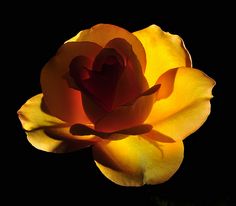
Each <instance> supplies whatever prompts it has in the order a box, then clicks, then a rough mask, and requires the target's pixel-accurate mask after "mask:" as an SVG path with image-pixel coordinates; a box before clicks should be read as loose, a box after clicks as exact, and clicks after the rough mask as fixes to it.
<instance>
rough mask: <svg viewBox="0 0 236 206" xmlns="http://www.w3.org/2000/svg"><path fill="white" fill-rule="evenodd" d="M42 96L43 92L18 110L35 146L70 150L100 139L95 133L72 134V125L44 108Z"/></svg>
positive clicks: (64, 150) (28, 136)
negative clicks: (84, 134)
mask: <svg viewBox="0 0 236 206" xmlns="http://www.w3.org/2000/svg"><path fill="white" fill-rule="evenodd" d="M42 98H43V95H42V94H38V95H36V96H34V97H32V98H31V99H29V100H28V101H27V102H26V103H25V104H24V105H23V106H22V107H21V108H20V109H19V110H18V112H17V113H18V116H19V119H20V121H21V124H22V127H23V128H24V129H25V130H26V134H27V138H28V140H29V142H30V143H31V144H32V145H33V146H34V147H36V148H38V149H40V150H43V151H47V152H69V151H74V150H77V149H80V148H83V147H87V146H89V145H91V144H93V143H94V142H96V141H98V138H97V137H95V136H93V135H86V136H74V135H72V134H71V133H70V126H71V125H69V124H68V123H66V122H63V121H62V120H60V119H58V118H56V117H54V116H51V115H50V114H48V113H47V112H46V111H44V110H43V104H42Z"/></svg>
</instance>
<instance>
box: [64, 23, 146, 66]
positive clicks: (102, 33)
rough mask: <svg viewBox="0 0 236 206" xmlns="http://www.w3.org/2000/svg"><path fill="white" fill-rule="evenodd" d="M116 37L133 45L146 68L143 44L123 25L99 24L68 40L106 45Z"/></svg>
mask: <svg viewBox="0 0 236 206" xmlns="http://www.w3.org/2000/svg"><path fill="white" fill-rule="evenodd" d="M115 38H122V39H125V40H126V41H127V42H129V43H130V44H131V45H132V49H133V51H134V53H135V54H136V55H137V58H138V60H139V62H140V64H141V67H142V69H143V70H144V69H145V68H146V56H145V51H144V48H143V46H142V44H141V43H140V41H139V40H138V39H137V38H136V37H135V36H134V35H133V34H132V33H130V32H128V31H127V30H125V29H123V28H121V27H118V26H115V25H111V24H97V25H95V26H93V27H92V28H90V29H87V30H83V31H81V32H79V33H78V34H77V35H76V36H74V37H72V38H71V39H69V40H68V41H67V42H75V41H76V42H81V41H89V42H94V43H96V44H99V45H100V46H101V47H105V46H106V44H107V43H108V42H109V41H111V40H112V39H115Z"/></svg>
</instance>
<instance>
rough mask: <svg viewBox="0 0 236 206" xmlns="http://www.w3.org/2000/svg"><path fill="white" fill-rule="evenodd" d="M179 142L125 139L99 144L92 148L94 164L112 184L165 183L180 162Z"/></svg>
mask: <svg viewBox="0 0 236 206" xmlns="http://www.w3.org/2000/svg"><path fill="white" fill-rule="evenodd" d="M183 152H184V147H183V143H182V141H178V142H174V143H164V142H158V141H155V140H152V139H151V138H147V136H146V137H145V138H143V137H142V136H128V137H126V138H124V139H120V140H114V141H105V140H104V141H101V142H99V143H98V144H96V145H95V146H94V147H93V155H94V159H95V163H96V165H97V166H98V168H99V169H100V171H101V172H102V173H103V174H104V175H105V176H106V177H107V178H108V179H110V180H111V181H113V182H115V183H116V184H119V185H123V186H141V185H143V184H159V183H163V182H165V181H167V180H168V179H169V178H170V177H171V176H172V175H173V174H174V173H175V172H176V171H177V169H178V168H179V166H180V164H181V162H182V160H183Z"/></svg>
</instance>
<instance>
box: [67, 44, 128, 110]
mask: <svg viewBox="0 0 236 206" xmlns="http://www.w3.org/2000/svg"><path fill="white" fill-rule="evenodd" d="M85 58H86V57H80V56H79V57H76V58H74V59H73V60H72V62H71V64H70V75H71V77H72V78H73V79H74V81H75V83H76V84H77V86H78V88H79V89H80V90H81V91H82V92H83V93H84V94H85V95H88V96H89V97H90V98H92V99H93V100H95V101H96V103H97V104H99V105H100V106H101V107H102V108H103V109H105V110H106V111H112V109H113V101H114V97H115V90H116V85H117V82H118V81H119V78H120V76H121V74H122V72H123V70H124V62H123V58H122V57H121V56H120V55H119V54H118V53H117V52H116V51H115V50H114V49H111V48H105V49H102V50H101V52H100V53H99V54H98V55H97V57H96V58H95V61H94V63H93V65H92V68H87V67H86V66H85V65H86V59H85Z"/></svg>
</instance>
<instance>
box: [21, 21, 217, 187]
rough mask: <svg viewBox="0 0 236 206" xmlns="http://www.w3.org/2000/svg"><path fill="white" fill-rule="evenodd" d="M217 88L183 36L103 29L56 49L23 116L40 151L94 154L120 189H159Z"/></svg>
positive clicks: (104, 26)
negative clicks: (84, 150)
mask: <svg viewBox="0 0 236 206" xmlns="http://www.w3.org/2000/svg"><path fill="white" fill-rule="evenodd" d="M214 85H215V82H214V80H213V79H211V78H209V77H208V76H207V75H206V74H204V73H203V72H202V71H200V70H198V69H194V68H192V61H191V57H190V54H189V52H188V50H187V49H186V47H185V45H184V42H183V40H182V39H181V38H180V37H179V36H177V35H173V34H170V33H168V32H164V31H162V30H161V28H160V27H158V26H156V25H151V26H149V27H147V28H145V29H143V30H140V31H136V32H134V33H130V32H128V31H126V30H125V29H123V28H120V27H118V26H114V25H110V24H98V25H95V26H93V27H92V28H90V29H87V30H83V31H81V32H79V33H78V34H77V35H76V36H74V37H73V38H71V39H69V40H68V41H66V42H65V43H64V44H63V45H62V46H61V47H60V48H59V50H58V51H57V53H56V55H55V56H54V57H53V58H52V59H50V60H49V62H48V63H47V64H46V65H45V66H44V68H43V69H42V72H41V87H42V93H41V94H38V95H36V96H34V97H32V98H31V99H29V100H28V101H27V102H26V103H25V104H24V105H23V106H22V107H21V108H20V109H19V111H18V115H19V119H20V121H21V123H22V126H23V128H24V130H25V132H26V134H27V138H28V140H29V142H30V143H31V144H32V145H33V146H34V147H36V148H38V149H40V150H43V151H47V152H55V153H63V152H71V151H75V150H79V149H81V148H85V147H88V146H91V147H92V151H93V157H94V161H95V163H96V165H97V167H98V168H99V169H100V171H101V172H102V173H103V174H104V175H105V176H106V177H107V178H108V179H110V180H111V181H113V182H115V183H116V184H119V185H124V186H140V185H143V184H159V183H163V182H165V181H167V180H168V179H169V178H170V177H171V176H172V175H173V174H174V173H175V172H176V171H177V170H178V168H179V167H180V165H181V163H182V161H183V155H184V146H183V139H184V138H186V137H187V136H189V135H190V134H192V133H193V132H195V131H196V130H197V129H198V128H199V127H200V126H201V125H202V124H203V123H204V122H205V121H206V119H207V117H208V115H209V113H210V99H211V98H212V93H211V92H212V88H213V86H214Z"/></svg>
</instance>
